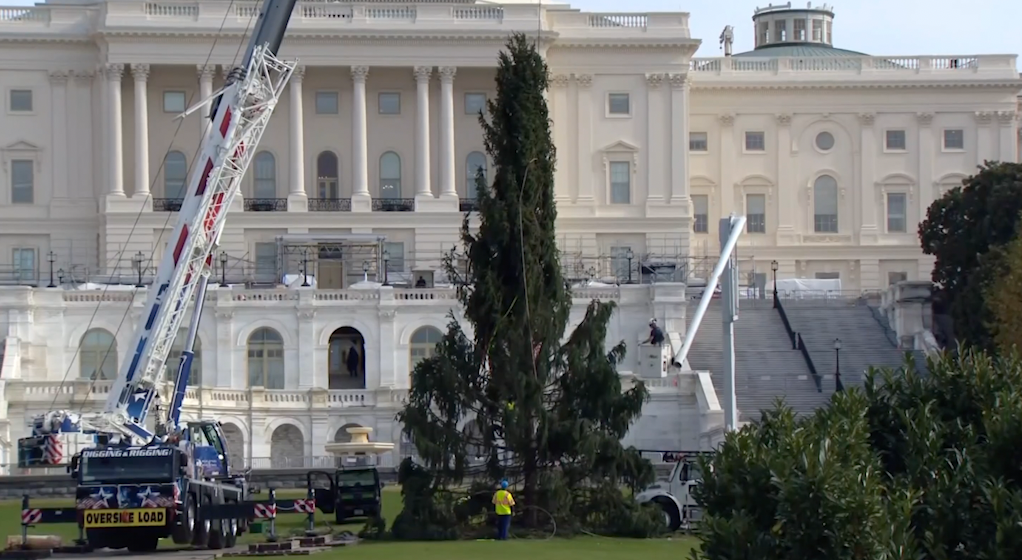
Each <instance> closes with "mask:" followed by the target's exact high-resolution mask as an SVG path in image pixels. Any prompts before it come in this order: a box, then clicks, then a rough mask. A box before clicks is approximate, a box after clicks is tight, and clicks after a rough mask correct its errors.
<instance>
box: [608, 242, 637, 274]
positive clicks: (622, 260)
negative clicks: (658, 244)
mask: <svg viewBox="0 0 1022 560" xmlns="http://www.w3.org/2000/svg"><path fill="white" fill-rule="evenodd" d="M629 256H631V257H632V258H631V262H629V259H628V257H629ZM633 263H635V254H634V253H633V252H632V248H631V247H611V248H610V266H611V268H612V269H613V270H614V277H615V278H617V279H618V281H619V282H628V281H629V280H631V279H632V278H629V274H628V271H629V270H630V269H631V267H632V264H633Z"/></svg>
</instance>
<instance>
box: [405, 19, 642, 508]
mask: <svg viewBox="0 0 1022 560" xmlns="http://www.w3.org/2000/svg"><path fill="white" fill-rule="evenodd" d="M547 81H548V72H547V67H546V63H545V62H544V61H543V58H542V57H541V56H540V54H539V53H538V52H537V51H536V49H535V48H534V46H533V44H532V42H531V40H529V39H527V38H526V37H525V36H524V35H521V34H518V35H514V36H512V37H511V38H510V39H509V41H508V42H507V45H506V50H505V51H504V52H502V53H501V54H500V58H499V64H498V68H497V74H496V86H497V87H496V91H497V95H496V98H495V99H493V100H491V101H490V102H489V103H488V113H489V116H488V117H486V116H483V115H480V122H481V124H482V126H483V130H484V134H485V145H486V150H487V152H488V153H489V155H490V158H491V160H492V162H493V173H492V179H493V182H492V185H487V184H486V183H485V181H483V179H482V176H481V174H480V176H478V177H477V192H478V217H479V228H478V231H477V232H476V233H473V232H472V231H471V229H470V228H469V220H468V217H467V216H466V218H465V221H464V223H463V225H462V231H461V238H462V243H463V244H464V247H465V250H466V253H467V261H468V266H467V267H464V265H463V266H462V269H461V270H458V269H457V268H458V267H456V266H455V265H454V260H453V259H451V258H449V259H447V262H446V263H445V268H446V269H447V272H448V274H449V275H450V276H451V277H462V278H463V279H464V282H463V283H462V285H461V287H460V288H459V290H458V298H459V300H460V302H461V304H462V306H463V308H464V317H465V320H466V321H468V322H469V323H471V325H472V329H471V332H470V333H466V330H463V328H462V326H461V324H460V323H459V321H458V320H457V319H456V318H455V317H453V316H452V319H451V322H450V325H449V329H448V332H447V334H446V336H445V337H444V339H443V341H442V342H441V343H440V344H439V345H438V347H437V353H436V355H435V356H433V357H430V358H428V359H426V360H423V361H422V362H420V363H419V364H418V365H417V366H416V367H415V370H414V371H413V373H412V383H411V391H410V392H409V397H408V403H407V405H406V406H405V408H404V409H403V410H402V411H401V412H400V414H399V415H398V418H399V420H400V421H401V422H402V423H403V425H404V431H405V434H406V435H407V436H409V438H410V440H411V441H412V443H414V444H415V446H416V448H417V451H418V454H419V457H420V458H421V460H422V462H423V463H425V466H426V467H427V468H428V469H429V470H430V471H432V472H433V473H434V476H435V477H436V478H435V480H436V482H437V484H440V485H451V486H454V485H457V484H458V483H460V482H461V481H462V480H463V479H464V478H465V476H466V474H468V472H469V469H468V467H467V460H466V457H467V456H468V455H469V454H471V455H472V456H474V457H479V456H481V457H485V458H486V464H487V466H486V469H485V471H486V474H487V475H488V476H489V477H490V480H492V481H496V480H499V479H500V478H503V477H507V478H508V480H510V481H511V482H512V483H513V484H517V485H520V487H521V491H520V492H519V504H520V505H523V506H526V512H528V511H529V508H528V507H527V506H538V507H542V508H544V509H545V510H548V511H551V512H554V513H555V514H557V515H568V512H570V511H585V509H586V508H584V507H579V506H580V504H579V500H583V499H587V498H586V496H591V495H592V493H593V489H594V488H600V487H601V484H603V485H605V486H607V487H610V486H612V487H613V492H612V493H611V492H608V494H612V495H613V498H610V499H611V500H617V501H619V502H620V501H622V500H625V498H623V497H622V495H621V492H620V490H619V489H618V488H619V487H618V484H620V483H621V482H625V483H631V484H644V483H647V482H649V481H650V480H651V478H652V469H651V467H650V465H649V463H648V462H646V461H644V460H642V459H641V458H640V457H639V456H638V453H637V452H636V451H635V450H634V449H629V450H626V449H624V448H623V446H622V445H621V443H620V439H621V438H622V437H623V436H624V435H625V433H626V432H627V430H628V428H629V426H630V425H631V424H632V422H633V421H634V420H635V419H636V418H637V417H638V416H639V414H640V412H641V409H642V405H643V403H644V402H645V401H646V400H647V398H648V393H647V391H646V389H645V387H644V386H643V385H642V384H641V383H639V384H636V385H635V386H634V387H631V388H629V389H628V390H627V391H624V392H622V386H621V383H620V379H619V376H618V374H617V371H616V369H615V367H614V363H613V362H614V361H616V360H619V359H620V358H621V357H623V355H624V352H625V348H624V344H623V343H621V344H618V345H617V346H615V347H614V348H612V349H610V350H608V349H606V348H605V346H604V341H605V338H606V335H607V323H608V321H609V319H610V317H611V315H612V313H613V310H614V305H613V303H599V302H593V303H592V304H591V305H590V306H589V308H588V310H587V313H586V316H585V319H584V320H583V321H582V323H581V324H580V325H579V326H578V327H577V328H576V329H575V331H574V332H573V333H572V334H571V335H570V336H569V337H568V339H567V341H566V342H564V343H563V344H562V342H561V341H562V340H563V339H564V334H565V327H566V325H567V322H568V316H569V313H570V311H571V305H572V301H571V293H570V288H569V287H568V285H567V284H566V282H565V280H564V278H563V277H562V276H561V265H560V262H559V257H558V252H557V246H556V242H555V236H554V221H555V219H556V216H557V211H556V208H555V204H554V189H553V185H554V179H553V176H554V167H555V163H556V161H555V159H556V155H555V149H554V145H553V142H552V140H551V137H550V125H549V114H548V111H547V104H546V100H545V98H544V91H545V90H546V88H547ZM466 426H469V427H466ZM581 488H586V489H588V492H587V493H581V492H574V490H578V489H581ZM600 499H604V500H606V499H608V498H606V496H601V498H600ZM603 509H604V511H607V508H606V507H605V508H603ZM555 510H556V511H555ZM535 511H536V509H535V508H532V512H533V513H534V512H535Z"/></svg>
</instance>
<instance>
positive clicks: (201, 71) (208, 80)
mask: <svg viewBox="0 0 1022 560" xmlns="http://www.w3.org/2000/svg"><path fill="white" fill-rule="evenodd" d="M195 73H196V75H197V76H198V77H199V99H200V100H202V101H204V103H203V105H202V117H203V118H204V119H208V118H210V115H209V112H210V110H211V109H212V108H213V103H211V100H210V98H211V97H213V74H214V73H216V65H215V64H210V65H207V66H204V65H202V64H196V65H195Z"/></svg>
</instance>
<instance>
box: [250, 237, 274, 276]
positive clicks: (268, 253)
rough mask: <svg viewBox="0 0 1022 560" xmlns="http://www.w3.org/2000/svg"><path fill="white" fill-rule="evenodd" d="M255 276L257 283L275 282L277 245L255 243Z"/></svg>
mask: <svg viewBox="0 0 1022 560" xmlns="http://www.w3.org/2000/svg"><path fill="white" fill-rule="evenodd" d="M255 253H256V263H255V268H256V270H255V274H256V281H257V282H276V281H277V244H276V243H256V244H255Z"/></svg>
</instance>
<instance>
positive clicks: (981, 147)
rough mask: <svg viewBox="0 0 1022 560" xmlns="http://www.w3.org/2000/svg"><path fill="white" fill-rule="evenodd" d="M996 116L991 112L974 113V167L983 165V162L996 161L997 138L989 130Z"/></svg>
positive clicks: (992, 131)
mask: <svg viewBox="0 0 1022 560" xmlns="http://www.w3.org/2000/svg"><path fill="white" fill-rule="evenodd" d="M996 115H997V114H996V113H994V112H991V111H976V113H975V115H974V116H975V118H976V152H975V156H976V166H977V167H979V166H981V165H983V160H988V159H990V160H996V159H997V147H996V146H997V137H996V136H995V133H994V130H992V128H991V126H990V125H991V123H993V122H994V117H995V116H996Z"/></svg>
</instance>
